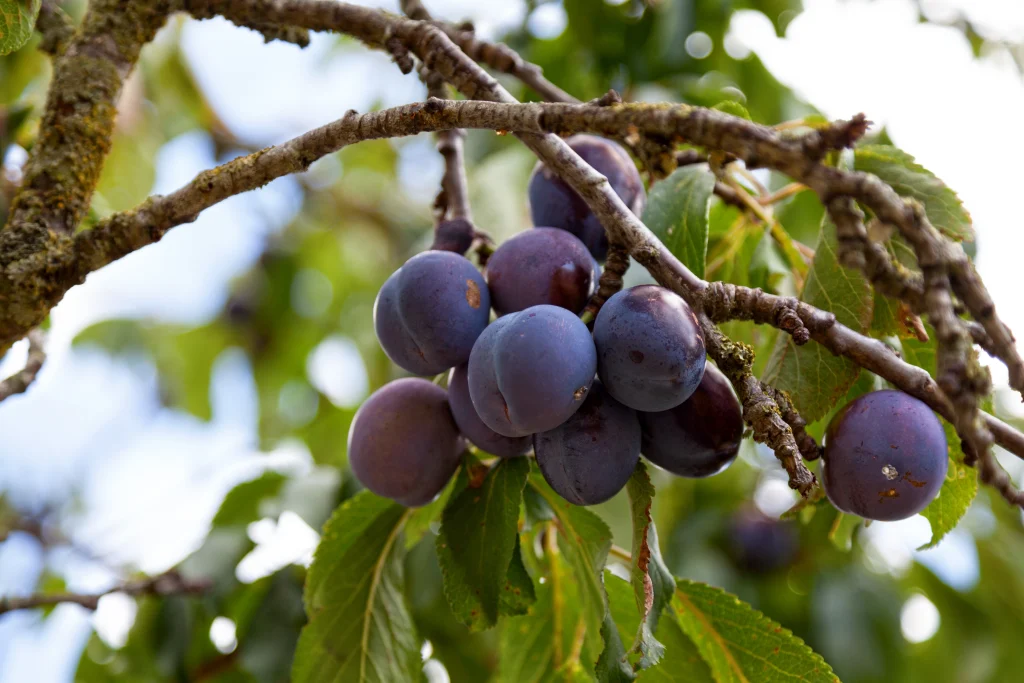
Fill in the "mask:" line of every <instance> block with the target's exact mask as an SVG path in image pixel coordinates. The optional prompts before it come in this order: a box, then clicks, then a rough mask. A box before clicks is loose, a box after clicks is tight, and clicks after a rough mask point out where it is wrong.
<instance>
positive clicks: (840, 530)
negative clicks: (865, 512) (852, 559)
mask: <svg viewBox="0 0 1024 683" xmlns="http://www.w3.org/2000/svg"><path fill="white" fill-rule="evenodd" d="M863 521H864V520H863V519H861V518H860V517H858V516H857V515H850V514H847V513H845V512H842V511H841V510H836V516H835V519H834V520H833V521H832V527H831V528H830V529H829V531H828V540H829V541H830V542H831V543H832V545H833V546H834V547H835V548H836V550H841V551H842V552H844V553H847V552H850V551H851V550H853V534H854V532H856V531H857V529H859V528H860V525H861V523H862V522H863Z"/></svg>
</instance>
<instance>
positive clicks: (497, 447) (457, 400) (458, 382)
mask: <svg viewBox="0 0 1024 683" xmlns="http://www.w3.org/2000/svg"><path fill="white" fill-rule="evenodd" d="M448 403H449V405H451V408H452V415H453V416H454V417H455V424H457V425H458V426H459V431H460V432H462V435H463V436H464V437H466V438H467V439H469V441H470V442H471V443H472V444H473V445H474V446H476V447H477V448H480V449H481V450H484V451H487V452H488V453H491V454H493V455H497V456H498V457H501V458H512V457H515V456H517V455H522V454H524V453H526V452H527V451H528V450H530V447H531V446H532V443H531V441H530V437H529V436H520V437H511V436H502V435H501V434H498V433H497V432H496V431H494V430H493V429H491V428H490V427H488V426H487V425H485V424H484V423H483V420H481V419H480V416H479V415H477V414H476V408H474V407H473V401H472V399H470V397H469V372H468V367H467V366H466V365H465V364H463V365H457V366H455V367H454V368H452V371H451V374H449V375H448Z"/></svg>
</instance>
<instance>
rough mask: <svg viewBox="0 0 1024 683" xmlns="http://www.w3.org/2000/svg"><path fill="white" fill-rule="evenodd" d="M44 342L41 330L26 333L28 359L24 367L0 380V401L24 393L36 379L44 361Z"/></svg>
mask: <svg viewBox="0 0 1024 683" xmlns="http://www.w3.org/2000/svg"><path fill="white" fill-rule="evenodd" d="M44 342H45V337H44V335H43V331H42V330H38V329H36V330H32V331H31V332H29V333H28V360H26V361H25V367H23V368H22V369H21V370H19V371H18V372H16V373H14V374H13V375H11V376H10V377H8V378H7V379H5V380H4V381H2V382H0V401H3V400H5V399H8V398H10V397H11V396H14V395H15V394H21V393H24V392H25V391H26V390H27V389H28V387H29V385H30V384H32V382H34V381H35V380H36V375H37V374H39V370H40V368H42V367H43V363H44V362H45V361H46V349H45V348H43V344H44Z"/></svg>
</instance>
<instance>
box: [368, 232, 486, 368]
mask: <svg viewBox="0 0 1024 683" xmlns="http://www.w3.org/2000/svg"><path fill="white" fill-rule="evenodd" d="M490 306H491V297H490V293H489V292H488V290H487V283H486V282H485V281H484V278H483V276H482V275H481V274H480V271H478V270H477V269H476V267H474V266H473V264H472V263H470V262H469V261H468V260H467V259H466V258H464V257H463V256H461V255H459V254H455V253H452V252H449V251H425V252H423V253H421V254H417V255H416V256H413V257H412V258H410V259H409V260H408V261H406V262H405V265H403V266H402V267H401V268H399V269H398V270H396V271H395V272H394V273H393V274H392V275H391V277H389V278H388V279H387V281H386V282H385V283H384V285H383V286H382V287H381V288H380V292H379V293H378V294H377V300H376V301H375V302H374V304H373V326H374V331H375V332H376V333H377V340H378V341H379V342H380V345H381V348H383V349H384V353H385V354H387V356H388V358H390V359H391V360H392V361H393V362H394V363H395V364H396V365H398V366H400V367H401V368H403V369H405V370H407V371H409V372H411V373H413V374H415V375H436V374H438V373H441V372H444V371H445V370H448V369H449V368H451V367H454V366H456V365H460V364H462V363H465V362H466V361H467V360H468V359H469V354H470V351H472V349H473V344H474V343H475V342H476V339H477V337H479V336H480V333H481V332H483V331H484V328H485V327H487V323H488V321H489V319H490Z"/></svg>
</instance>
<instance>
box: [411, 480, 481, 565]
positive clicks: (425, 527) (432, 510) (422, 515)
mask: <svg viewBox="0 0 1024 683" xmlns="http://www.w3.org/2000/svg"><path fill="white" fill-rule="evenodd" d="M467 481H468V479H467V477H466V467H464V466H463V465H460V466H459V469H458V472H456V474H455V476H454V477H452V479H451V481H449V482H448V485H447V486H445V487H444V490H443V491H441V495H439V496H438V497H437V498H435V499H434V500H432V501H430V502H429V503H427V504H426V505H424V506H423V507H418V508H416V509H414V510H413V511H412V512H411V513H410V514H409V520H408V521H407V522H406V523H405V534H404V535H405V548H406V550H408V549H409V548H412V547H413V546H414V545H416V544H417V543H419V542H420V541H421V540H423V537H424V536H426V535H427V532H428V531H430V530H431V527H433V525H435V524H438V523H439V522H438V520H440V519H441V513H442V512H444V508H445V506H446V505H448V501H449V500H450V499H451V497H452V495H453V494H454V493H455V492H456V491H462V489H464V488H466V483H467Z"/></svg>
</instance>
